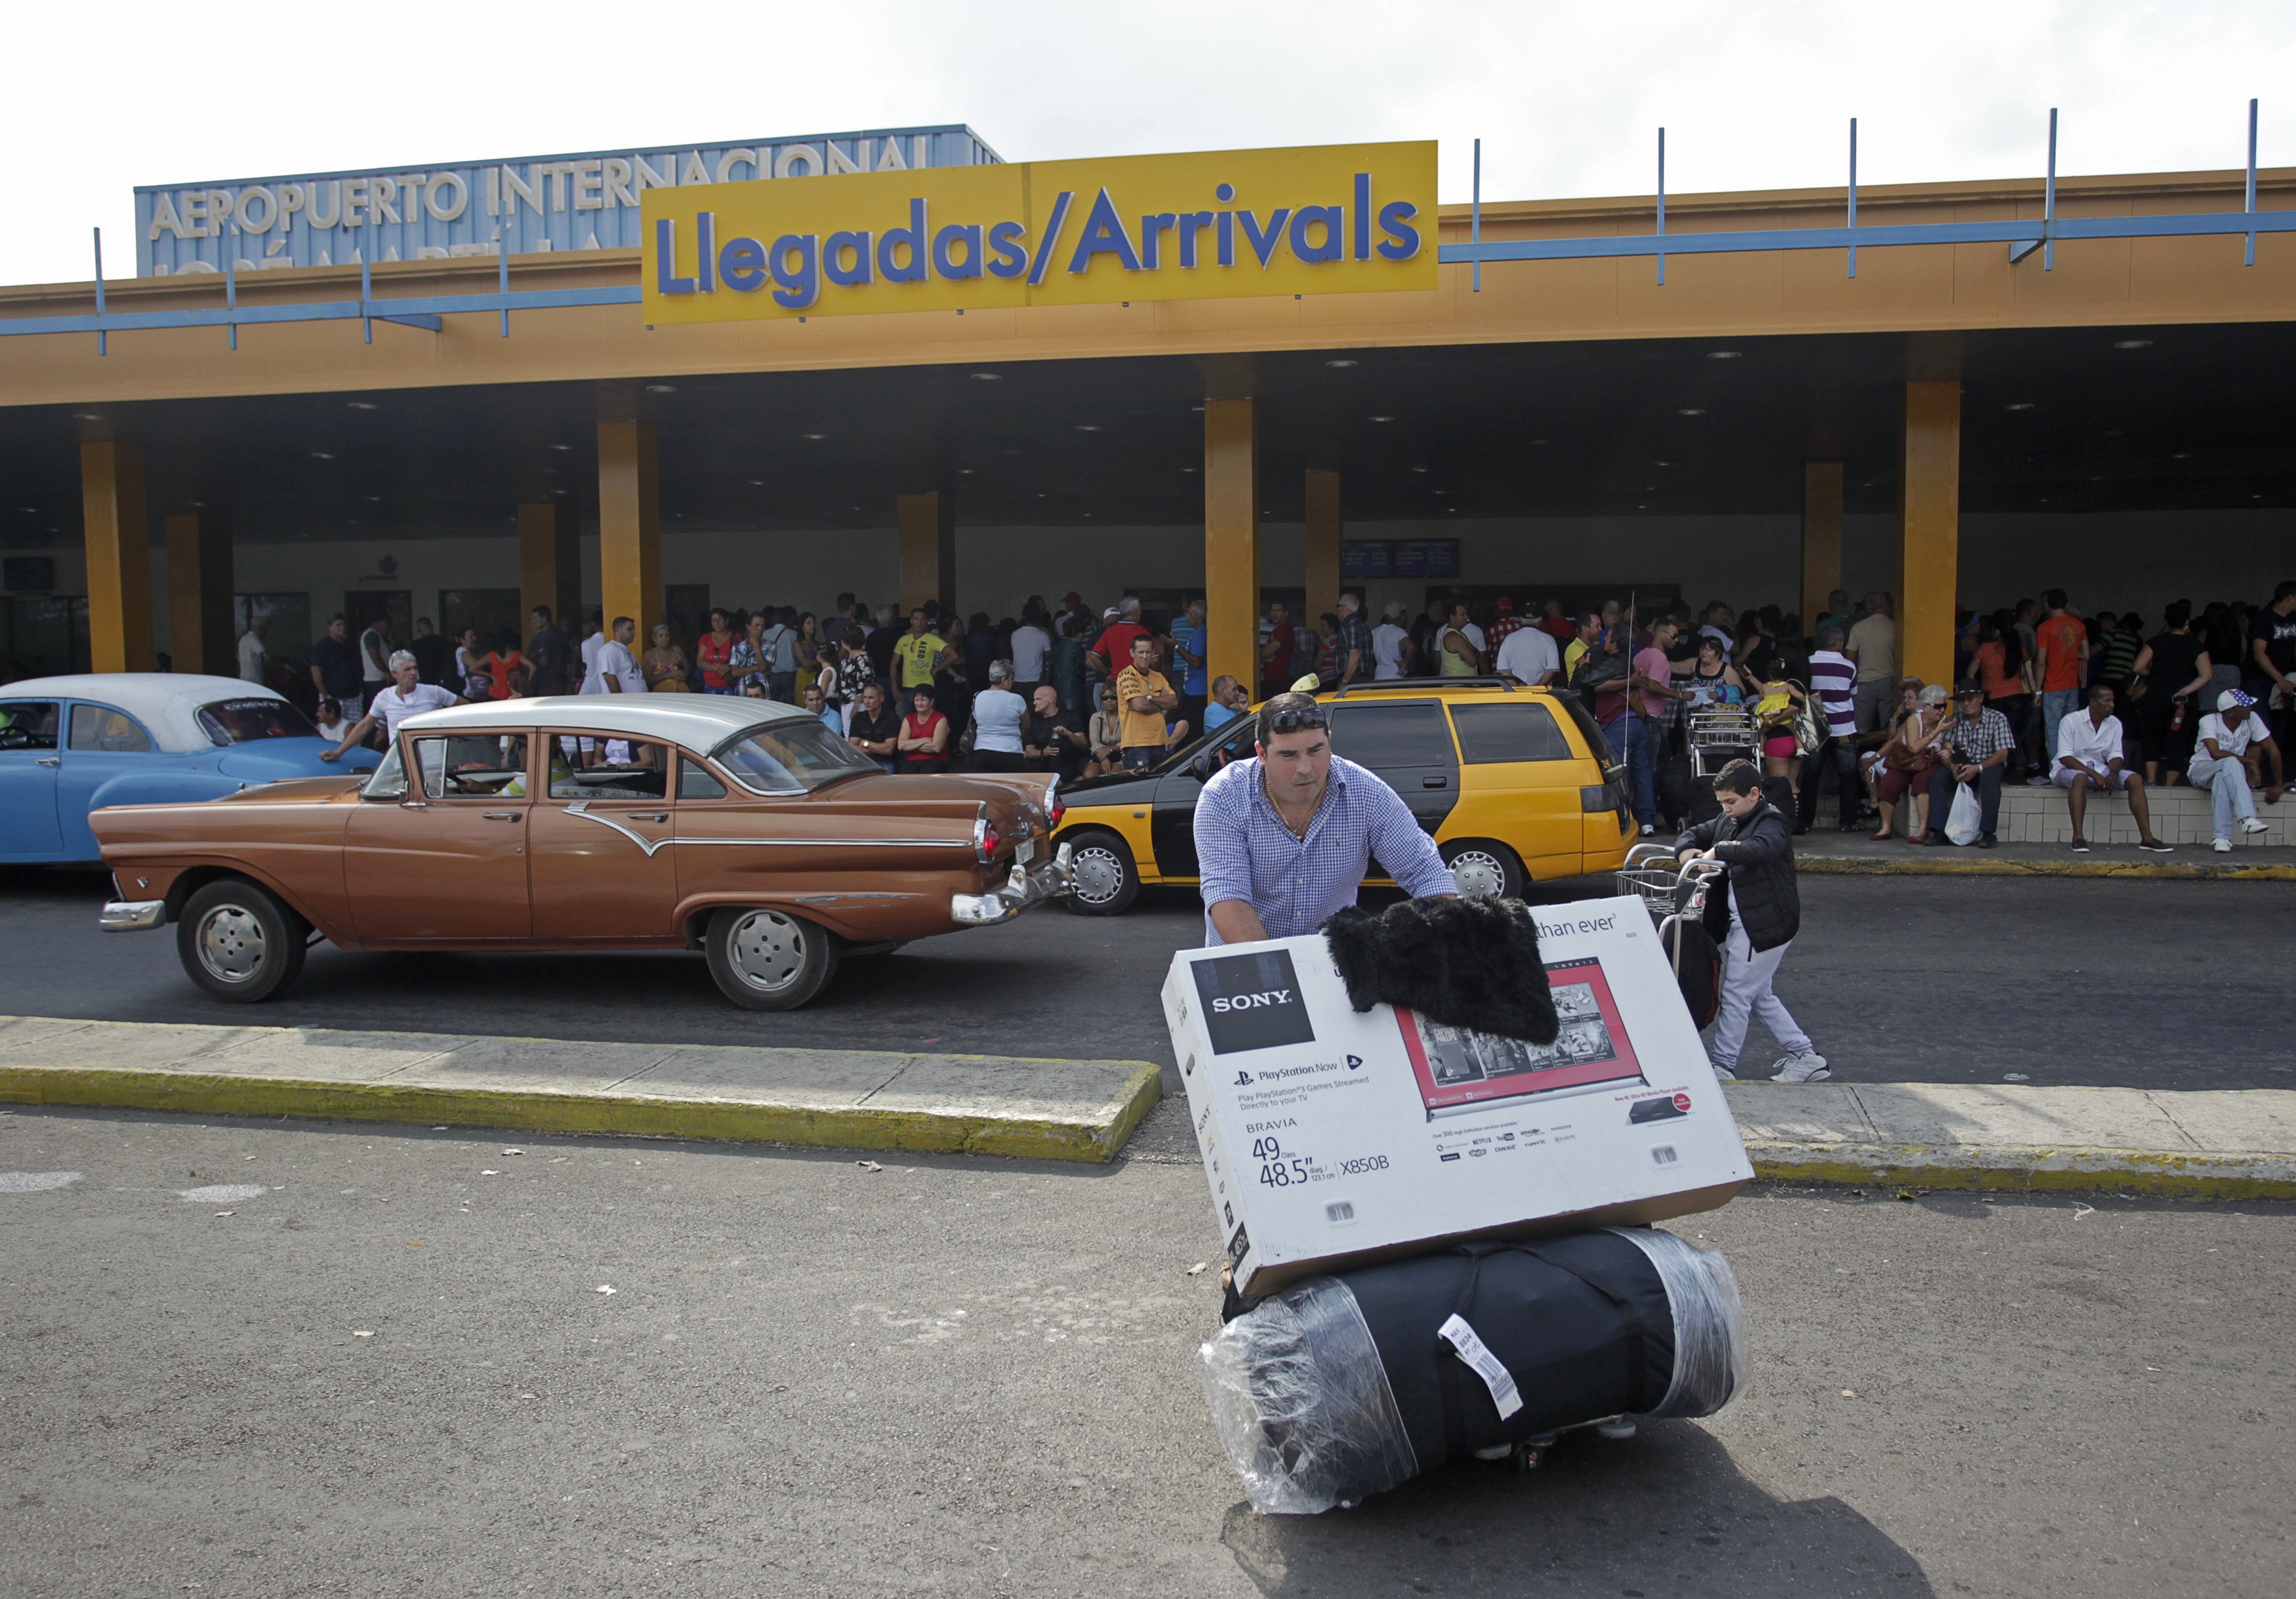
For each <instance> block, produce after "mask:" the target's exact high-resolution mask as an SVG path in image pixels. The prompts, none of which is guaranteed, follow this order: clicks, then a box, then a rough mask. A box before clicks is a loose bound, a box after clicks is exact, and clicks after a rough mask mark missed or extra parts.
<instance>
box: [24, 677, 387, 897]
mask: <svg viewBox="0 0 2296 1599" xmlns="http://www.w3.org/2000/svg"><path fill="white" fill-rule="evenodd" d="M332 748H334V745H333V744H332V742H330V741H328V740H326V739H323V738H321V737H320V736H319V734H318V731H317V729H316V728H314V727H313V726H311V723H310V719H309V718H308V717H306V716H304V714H303V713H302V712H301V711H299V710H298V709H295V707H294V706H292V705H291V704H289V703H288V702H287V701H286V700H285V699H284V698H283V697H282V696H281V695H280V694H278V693H275V692H274V691H273V690H271V689H267V688H265V687H264V686H262V685H260V684H255V683H242V682H240V681H239V680H238V679H237V678H235V677H198V676H190V675H188V674H183V673H175V672H115V673H104V674H99V675H95V676H78V677H33V678H29V679H27V680H26V681H24V682H21V683H11V684H8V685H5V686H4V687H0V861H4V862H33V861H93V860H95V859H97V858H99V857H98V852H97V849H96V844H95V835H94V833H92V832H89V831H88V828H87V813H88V812H90V811H92V810H94V809H95V808H98V807H100V806H105V805H149V804H152V803H155V802H164V801H168V800H179V799H217V798H218V797H219V796H221V795H225V794H232V793H236V792H238V791H240V790H241V789H244V788H252V787H254V786H256V785H257V784H258V783H273V782H276V781H277V780H278V779H280V778H283V777H340V776H341V775H344V774H346V773H349V772H359V771H371V770H373V767H374V765H375V763H376V761H377V760H378V759H379V758H380V757H378V756H377V755H376V753H375V752H374V751H373V750H357V751H354V752H353V753H351V754H349V755H347V756H345V757H344V758H342V760H341V761H340V763H339V764H334V765H330V764H328V763H327V762H324V761H322V760H321V759H320V758H319V752H320V751H321V750H331V749H332Z"/></svg>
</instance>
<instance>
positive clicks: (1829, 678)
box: [1809, 650, 1857, 738]
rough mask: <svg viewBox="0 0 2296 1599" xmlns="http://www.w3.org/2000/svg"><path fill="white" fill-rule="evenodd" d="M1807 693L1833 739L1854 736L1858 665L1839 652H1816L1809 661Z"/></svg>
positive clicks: (1855, 729) (1811, 654)
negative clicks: (1822, 713) (1813, 698)
mask: <svg viewBox="0 0 2296 1599" xmlns="http://www.w3.org/2000/svg"><path fill="white" fill-rule="evenodd" d="M1809 689H1810V693H1814V694H1816V696H1817V701H1818V705H1819V707H1820V708H1821V709H1822V710H1823V712H1824V715H1825V730H1826V732H1827V733H1828V734H1832V735H1833V737H1835V738H1851V737H1854V736H1856V734H1857V662H1856V661H1854V660H1850V659H1849V657H1848V656H1847V655H1844V654H1843V653H1841V651H1839V650H1816V651H1812V652H1811V653H1810V657H1809Z"/></svg>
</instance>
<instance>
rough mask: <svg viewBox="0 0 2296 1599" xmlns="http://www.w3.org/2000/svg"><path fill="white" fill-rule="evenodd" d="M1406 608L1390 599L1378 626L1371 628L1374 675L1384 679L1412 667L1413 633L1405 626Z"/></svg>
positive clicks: (1400, 602)
mask: <svg viewBox="0 0 2296 1599" xmlns="http://www.w3.org/2000/svg"><path fill="white" fill-rule="evenodd" d="M1405 614H1406V606H1405V605H1404V603H1403V602H1402V601H1400V600H1390V601H1389V602H1388V603H1387V611H1386V613H1385V614H1384V615H1383V616H1382V618H1381V619H1380V624H1379V626H1378V627H1374V628H1373V629H1372V630H1371V659H1372V676H1374V678H1378V679H1380V680H1382V681H1384V680H1386V679H1388V678H1391V677H1400V676H1403V675H1404V673H1405V672H1406V671H1407V670H1408V669H1409V668H1410V663H1411V635H1410V633H1409V632H1408V631H1406V629H1405V627H1404V626H1403V618H1404V616H1405Z"/></svg>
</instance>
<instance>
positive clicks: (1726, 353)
mask: <svg viewBox="0 0 2296 1599" xmlns="http://www.w3.org/2000/svg"><path fill="white" fill-rule="evenodd" d="M1745 353H1746V352H1745V351H1744V350H1743V349H1710V350H1708V351H1707V352H1706V358H1707V359H1708V360H1710V361H1734V360H1736V359H1737V358H1738V357H1740V356H1743V355H1744V354H1745Z"/></svg>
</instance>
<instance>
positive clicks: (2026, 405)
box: [2001, 400, 2033, 411]
mask: <svg viewBox="0 0 2296 1599" xmlns="http://www.w3.org/2000/svg"><path fill="white" fill-rule="evenodd" d="M2001 408H2002V409H2003V410H2004V411H2030V410H2031V409H2032V408H2033V402H2032V401H2031V400H2012V401H2011V402H2010V403H2009V404H2007V405H2005V406H2002V407H2001Z"/></svg>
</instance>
